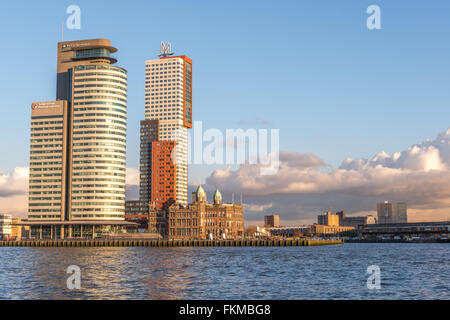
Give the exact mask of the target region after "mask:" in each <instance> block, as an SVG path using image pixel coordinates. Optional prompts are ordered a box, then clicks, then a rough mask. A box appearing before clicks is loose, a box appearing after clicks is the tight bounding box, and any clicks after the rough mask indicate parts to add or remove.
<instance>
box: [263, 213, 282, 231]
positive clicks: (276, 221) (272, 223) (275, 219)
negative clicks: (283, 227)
mask: <svg viewBox="0 0 450 320" xmlns="http://www.w3.org/2000/svg"><path fill="white" fill-rule="evenodd" d="M264 226H265V227H271V228H278V227H279V226H280V216H279V215H277V214H272V215H268V216H264Z"/></svg>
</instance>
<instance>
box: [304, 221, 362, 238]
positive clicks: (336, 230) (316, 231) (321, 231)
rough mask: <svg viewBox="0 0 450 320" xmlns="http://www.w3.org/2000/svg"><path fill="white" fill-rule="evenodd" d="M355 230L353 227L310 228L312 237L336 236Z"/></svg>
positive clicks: (313, 226) (322, 226) (315, 225)
mask: <svg viewBox="0 0 450 320" xmlns="http://www.w3.org/2000/svg"><path fill="white" fill-rule="evenodd" d="M352 230H355V227H342V226H333V225H331V226H327V225H318V224H313V225H312V226H311V234H312V235H318V236H321V235H337V234H341V233H343V232H347V231H352Z"/></svg>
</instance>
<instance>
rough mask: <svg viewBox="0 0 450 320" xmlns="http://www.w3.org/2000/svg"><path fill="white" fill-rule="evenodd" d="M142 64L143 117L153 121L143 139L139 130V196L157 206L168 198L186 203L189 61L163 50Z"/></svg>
mask: <svg viewBox="0 0 450 320" xmlns="http://www.w3.org/2000/svg"><path fill="white" fill-rule="evenodd" d="M145 64H146V69H145V119H146V120H150V121H151V120H153V121H154V122H152V124H151V125H150V122H148V123H149V125H150V126H151V127H152V128H153V132H152V133H150V132H148V136H144V137H145V138H144V139H143V138H142V132H141V156H142V153H144V154H145V155H147V158H141V179H142V180H141V183H140V184H141V188H142V190H141V191H140V192H141V194H140V195H141V196H142V197H143V198H142V199H144V200H145V201H150V202H153V203H154V204H155V205H156V206H157V207H158V208H162V207H163V206H164V204H165V203H166V202H167V201H169V200H170V199H173V200H175V201H176V202H177V203H178V204H181V205H182V206H187V203H188V197H187V196H188V191H187V187H188V129H189V128H192V60H191V59H190V58H188V57H186V56H171V53H167V52H166V53H164V54H162V55H160V58H159V59H154V60H147V61H146V62H145ZM141 128H142V127H141ZM154 135H157V136H154ZM143 141H144V142H143ZM149 187H150V189H151V190H148V188H149Z"/></svg>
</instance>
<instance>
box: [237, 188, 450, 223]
mask: <svg viewBox="0 0 450 320" xmlns="http://www.w3.org/2000/svg"><path fill="white" fill-rule="evenodd" d="M231 203H233V204H234V192H232V193H231ZM449 220H450V219H449Z"/></svg>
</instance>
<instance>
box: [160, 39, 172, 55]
mask: <svg viewBox="0 0 450 320" xmlns="http://www.w3.org/2000/svg"><path fill="white" fill-rule="evenodd" d="M171 51H172V44H171V43H170V42H168V43H167V44H165V43H164V42H163V41H161V44H160V54H159V55H158V56H159V57H161V56H162V57H167V56H170V55H172V54H173V53H172V52H171Z"/></svg>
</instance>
